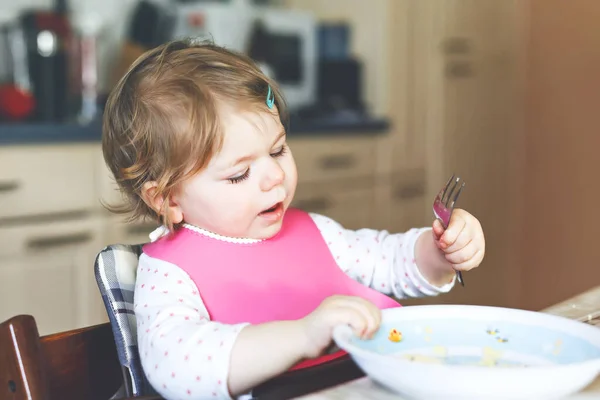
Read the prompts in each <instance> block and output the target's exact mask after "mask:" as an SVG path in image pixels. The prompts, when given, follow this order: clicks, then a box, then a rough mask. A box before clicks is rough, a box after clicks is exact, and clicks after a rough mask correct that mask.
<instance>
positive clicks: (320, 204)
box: [294, 197, 331, 211]
mask: <svg viewBox="0 0 600 400" xmlns="http://www.w3.org/2000/svg"><path fill="white" fill-rule="evenodd" d="M330 206H331V201H330V200H329V199H327V198H326V197H315V198H313V199H306V200H299V201H297V202H296V203H295V204H294V207H295V208H299V209H301V210H304V211H324V210H327V209H328V208H329V207H330Z"/></svg>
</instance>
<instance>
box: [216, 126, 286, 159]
mask: <svg viewBox="0 0 600 400" xmlns="http://www.w3.org/2000/svg"><path fill="white" fill-rule="evenodd" d="M285 135H286V132H285V130H282V131H281V132H280V133H279V135H277V137H276V138H275V140H274V141H273V146H275V143H277V142H279V141H280V140H281V138H282V137H284V136H285ZM253 158H254V156H253V155H247V156H243V157H240V158H238V159H237V160H235V161H234V162H233V163H231V164H229V166H228V167H227V168H232V167H235V166H236V165H238V164H241V163H243V162H246V161H248V160H252V159H253Z"/></svg>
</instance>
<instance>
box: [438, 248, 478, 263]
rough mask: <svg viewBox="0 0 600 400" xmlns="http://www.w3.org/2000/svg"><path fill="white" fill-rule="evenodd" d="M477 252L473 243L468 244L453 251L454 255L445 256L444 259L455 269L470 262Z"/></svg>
mask: <svg viewBox="0 0 600 400" xmlns="http://www.w3.org/2000/svg"><path fill="white" fill-rule="evenodd" d="M478 251H479V247H478V246H477V245H476V244H475V243H474V242H470V243H469V244H468V245H467V246H465V247H464V248H462V249H460V250H458V251H455V252H454V253H450V254H446V255H445V257H446V260H448V262H449V263H450V264H452V265H453V266H454V267H455V268H456V266H457V265H459V264H462V263H466V262H467V261H469V260H471V259H472V258H473V257H474V256H475V254H476V253H477V252H478Z"/></svg>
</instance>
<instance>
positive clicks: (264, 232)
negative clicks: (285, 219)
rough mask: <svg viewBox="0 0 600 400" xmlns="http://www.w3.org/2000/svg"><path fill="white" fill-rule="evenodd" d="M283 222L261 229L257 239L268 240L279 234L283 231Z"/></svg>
mask: <svg viewBox="0 0 600 400" xmlns="http://www.w3.org/2000/svg"><path fill="white" fill-rule="evenodd" d="M282 225H283V224H282V223H281V221H280V222H278V223H276V224H273V225H271V226H269V227H267V228H264V229H261V231H260V232H259V235H257V236H258V237H257V239H261V240H266V239H271V238H272V237H275V236H277V234H278V233H279V232H280V231H281V226H282Z"/></svg>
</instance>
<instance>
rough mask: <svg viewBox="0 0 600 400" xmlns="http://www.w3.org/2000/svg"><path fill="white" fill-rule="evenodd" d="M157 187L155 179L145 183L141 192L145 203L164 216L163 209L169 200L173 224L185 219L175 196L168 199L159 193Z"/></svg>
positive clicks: (169, 214) (169, 217) (168, 216)
mask: <svg viewBox="0 0 600 400" xmlns="http://www.w3.org/2000/svg"><path fill="white" fill-rule="evenodd" d="M157 188H158V184H157V183H156V182H155V181H151V182H146V183H144V186H142V193H141V195H142V199H143V200H144V203H146V204H147V205H148V206H149V207H150V208H152V209H153V210H154V211H156V213H157V214H159V215H161V216H164V215H165V210H164V209H163V205H164V202H165V201H168V202H169V203H168V204H169V207H168V208H167V210H166V213H167V215H166V216H167V218H168V220H169V221H171V222H172V223H173V224H178V223H180V222H181V221H183V212H182V211H181V207H180V206H179V204H178V203H177V200H176V199H175V197H174V196H170V197H169V198H168V199H165V198H164V197H163V196H161V195H160V194H159V193H158V191H157Z"/></svg>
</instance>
